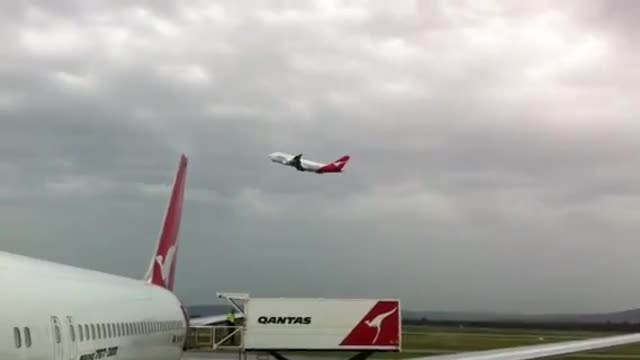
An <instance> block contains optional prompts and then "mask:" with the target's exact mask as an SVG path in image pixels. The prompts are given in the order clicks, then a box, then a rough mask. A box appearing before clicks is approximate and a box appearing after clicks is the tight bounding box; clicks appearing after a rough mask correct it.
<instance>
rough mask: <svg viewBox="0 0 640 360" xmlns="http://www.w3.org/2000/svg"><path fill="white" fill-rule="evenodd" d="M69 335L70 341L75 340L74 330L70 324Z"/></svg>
mask: <svg viewBox="0 0 640 360" xmlns="http://www.w3.org/2000/svg"><path fill="white" fill-rule="evenodd" d="M69 335H70V336H71V341H76V330H75V328H74V327H73V325H71V324H69Z"/></svg>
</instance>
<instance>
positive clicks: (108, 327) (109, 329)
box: [106, 324, 111, 338]
mask: <svg viewBox="0 0 640 360" xmlns="http://www.w3.org/2000/svg"><path fill="white" fill-rule="evenodd" d="M106 337H108V338H110V337H111V324H107V336H106Z"/></svg>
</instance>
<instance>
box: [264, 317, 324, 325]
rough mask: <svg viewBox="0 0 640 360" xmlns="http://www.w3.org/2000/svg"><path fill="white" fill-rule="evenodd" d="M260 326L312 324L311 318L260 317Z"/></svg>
mask: <svg viewBox="0 0 640 360" xmlns="http://www.w3.org/2000/svg"><path fill="white" fill-rule="evenodd" d="M258 322H259V323H260V324H287V325H291V324H302V325H309V324H311V316H260V317H259V318H258Z"/></svg>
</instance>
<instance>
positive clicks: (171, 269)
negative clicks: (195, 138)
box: [145, 155, 188, 291]
mask: <svg viewBox="0 0 640 360" xmlns="http://www.w3.org/2000/svg"><path fill="white" fill-rule="evenodd" d="M187 163H188V160H187V157H186V156H185V155H181V156H180V164H179V166H178V172H177V173H176V177H175V179H174V182H173V189H172V190H171V197H170V199H169V205H168V206H167V210H166V213H165V215H164V222H163V225H162V231H161V233H160V237H159V238H158V242H157V246H156V252H155V254H154V256H153V258H152V259H151V263H150V264H149V270H148V271H147V274H146V276H145V281H147V282H149V283H151V284H154V285H158V286H162V287H164V288H166V289H168V290H170V291H173V285H174V280H175V272H176V259H177V257H178V240H179V239H178V233H179V230H180V220H181V218H182V204H183V202H184V187H185V182H186V176H187Z"/></svg>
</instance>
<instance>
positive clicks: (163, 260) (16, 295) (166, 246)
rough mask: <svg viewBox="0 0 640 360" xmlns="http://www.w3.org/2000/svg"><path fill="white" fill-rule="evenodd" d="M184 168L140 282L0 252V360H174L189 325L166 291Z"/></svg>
mask: <svg viewBox="0 0 640 360" xmlns="http://www.w3.org/2000/svg"><path fill="white" fill-rule="evenodd" d="M187 162H188V160H187V157H186V156H185V155H181V157H180V162H179V167H178V170H177V173H176V176H175V179H174V183H173V188H172V191H171V196H170V199H169V203H168V206H167V209H166V213H165V217H164V222H163V226H162V230H161V232H160V236H159V238H158V240H157V243H156V248H155V252H154V254H153V257H152V258H151V262H150V264H149V268H148V271H147V273H146V275H145V276H144V277H142V278H141V279H132V278H127V277H123V276H118V275H112V274H108V273H103V272H99V271H94V270H89V269H83V268H78V267H73V266H69V265H64V264H58V263H54V262H49V261H44V260H39V259H35V258H30V257H26V256H21V255H16V254H11V253H7V252H2V251H0V283H2V295H1V296H0V308H1V309H4V311H0V359H23V360H30V359H33V360H35V359H38V360H73V359H81V360H89V359H98V358H100V359H118V360H134V359H135V360H143V359H149V360H151V359H154V360H179V359H180V358H181V356H182V353H183V351H184V347H185V341H186V335H187V328H188V326H189V317H188V314H187V312H186V309H185V307H184V306H183V305H182V303H181V302H180V300H179V299H178V298H177V297H176V295H175V294H174V293H173V289H174V281H175V271H176V258H177V254H178V242H179V241H178V240H179V238H178V232H179V229H180V221H181V216H182V205H183V200H184V188H185V181H186V172H187ZM123 251H126V249H124V250H123Z"/></svg>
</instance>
